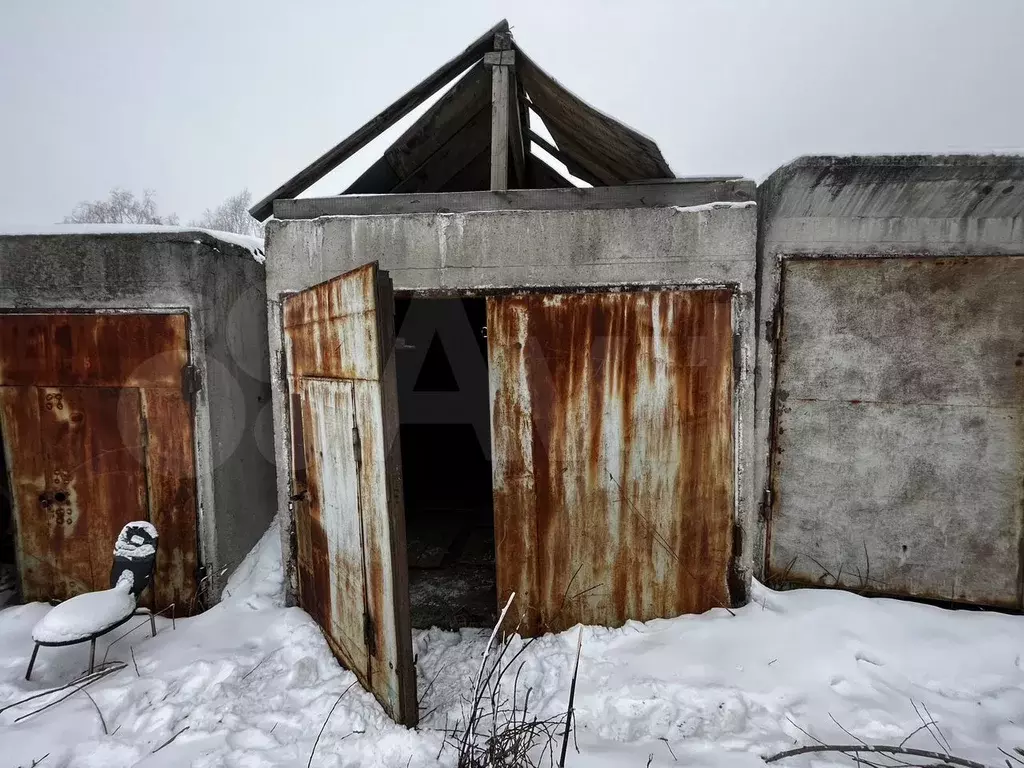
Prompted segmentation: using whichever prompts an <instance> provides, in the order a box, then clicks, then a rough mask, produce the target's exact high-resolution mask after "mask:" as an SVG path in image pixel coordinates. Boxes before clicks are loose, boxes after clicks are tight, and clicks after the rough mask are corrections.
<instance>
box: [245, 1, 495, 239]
mask: <svg viewBox="0 0 1024 768" xmlns="http://www.w3.org/2000/svg"><path fill="white" fill-rule="evenodd" d="M507 34H508V21H506V20H505V19H502V20H501V21H500V22H498V23H497V24H496V25H494V26H493V27H492V28H491V29H489V30H487V32H485V33H484V34H483V35H481V36H480V37H479V38H477V39H476V40H475V41H473V43H472V44H471V45H470V46H469V47H468V48H466V49H465V50H464V51H463V52H462V53H460V54H459V55H458V56H456V57H455V58H453V59H451V60H450V61H447V62H446V63H444V64H442V65H441V66H440V67H439V68H438V69H436V70H434V71H433V72H432V73H431V74H429V75H428V76H427V77H426V79H424V80H423V81H422V82H420V83H419V85H417V86H416V87H414V88H413V89H412V90H410V91H408V92H406V93H405V94H404V95H403V96H401V97H400V98H399V99H398V100H397V101H395V102H394V103H393V104H391V105H390V106H389V107H387V108H386V109H385V110H384V111H383V112H381V113H380V114H378V115H377V116H376V117H374V118H373V119H371V120H370V121H369V122H368V123H366V124H365V125H363V126H362V127H361V128H360V129H359V130H357V131H356V132H355V133H353V134H352V135H351V136H349V137H348V138H347V139H345V140H344V141H342V142H341V143H340V144H338V145H337V146H336V147H334V148H333V149H331V150H329V151H328V152H326V153H325V154H323V155H321V156H320V157H319V158H317V159H316V160H314V161H313V162H312V163H310V164H309V165H308V166H306V167H305V168H303V169H302V170H301V171H299V172H298V173H297V174H296V175H295V176H293V177H292V178H290V179H289V180H288V181H286V182H285V183H284V184H282V185H281V186H280V187H278V188H277V189H275V190H274V191H273V192H271V193H270V194H269V195H267V196H266V197H265V198H263V199H262V200H260V201H259V202H258V203H256V205H254V206H253V207H252V208H250V209H249V213H250V214H251V215H252V217H253V218H254V219H256V220H257V221H263V220H264V219H266V218H267V217H269V216H270V215H271V213H272V212H273V207H274V201H275V200H279V199H287V198H293V197H295V196H296V195H298V194H300V193H301V192H304V191H305V190H307V189H309V187H310V186H312V185H313V184H315V183H316V182H317V181H319V180H320V179H322V178H323V177H324V176H326V175H327V174H328V173H330V172H331V171H333V170H334V169H335V168H337V167H338V166H339V165H340V164H341V163H343V162H344V161H345V160H347V159H348V158H350V157H351V156H352V155H353V154H355V153H356V152H358V151H359V150H360V149H362V148H363V147H365V146H366V145H367V144H369V143H370V141H372V140H373V139H374V138H376V137H377V136H378V135H380V133H381V132H382V131H385V130H387V129H388V128H390V127H391V126H392V125H394V124H395V123H396V122H398V121H399V120H401V119H402V118H403V117H405V116H406V115H407V114H409V113H410V112H411V111H412V110H414V109H416V107H418V106H419V105H420V104H422V103H423V102H424V101H426V100H427V99H428V98H430V96H432V95H433V94H434V93H435V92H436V91H437V89H438V88H440V87H441V86H442V85H444V84H445V83H447V82H448V81H450V80H451V79H452V78H453V77H455V76H456V75H457V74H459V72H461V71H462V70H464V69H467V68H468V67H469V66H470V65H471V64H472V63H473V62H475V61H476V60H478V59H480V58H481V57H483V55H484V54H485V53H487V52H488V51H490V50H492V48H493V47H494V39H495V36H496V35H507Z"/></svg>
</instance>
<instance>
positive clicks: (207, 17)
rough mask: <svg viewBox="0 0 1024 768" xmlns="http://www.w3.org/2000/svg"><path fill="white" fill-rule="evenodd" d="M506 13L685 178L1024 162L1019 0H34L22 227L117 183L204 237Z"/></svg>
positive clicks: (372, 154)
mask: <svg viewBox="0 0 1024 768" xmlns="http://www.w3.org/2000/svg"><path fill="white" fill-rule="evenodd" d="M503 16H507V17H508V19H509V21H510V23H511V24H512V27H513V29H512V31H513V34H514V36H515V38H516V40H517V42H519V43H520V44H521V45H522V46H523V48H524V50H526V51H527V52H528V53H529V54H530V55H531V56H532V57H533V58H534V59H535V60H536V61H537V62H538V63H539V64H540V65H541V66H542V67H544V68H545V69H546V70H547V71H548V72H550V73H551V74H552V75H554V76H555V77H556V78H558V79H559V80H560V81H561V82H562V83H563V84H565V85H566V86H567V87H568V88H570V89H571V90H573V91H574V92H576V93H577V94H579V95H580V96H582V97H583V98H585V99H586V100H588V101H590V102H591V103H592V104H593V105H594V106H596V107H598V108H599V109H601V110H603V111H605V112H608V113H610V114H612V115H615V116H616V117H618V118H619V119H621V120H623V121H625V122H626V123H628V124H630V125H632V126H633V127H635V128H637V129H639V130H640V131H642V132H643V133H645V134H647V135H649V136H651V137H653V138H654V139H655V140H656V141H657V142H658V144H659V145H660V146H661V148H662V151H663V152H664V154H665V156H666V157H667V159H668V161H669V163H670V164H671V166H672V168H673V170H674V171H675V172H676V174H678V175H680V176H687V175H719V174H743V175H747V176H752V177H754V178H755V179H760V178H762V177H763V176H765V175H767V174H768V173H769V172H770V171H771V170H773V169H774V168H775V167H777V166H779V165H781V164H783V163H785V162H787V161H789V160H791V159H792V158H794V157H796V156H798V155H801V154H809V153H875V152H985V151H1001V152H1021V151H1024V99H1022V97H1021V87H1022V83H1024V45H1022V44H1021V35H1022V33H1024V2H1020V1H1019V0H989V1H982V0H962V2H948V1H945V0H919V1H917V2H914V1H912V0H829V1H827V2H826V1H825V0H806V2H795V1H792V2H785V1H783V0H771V1H770V2H769V1H768V0H765V1H764V2H753V1H751V2H739V1H736V2H730V1H727V0H710V1H706V2H696V1H694V0H688V1H684V0H678V1H671V0H663V2H643V1H642V0H628V1H626V0H623V1H621V2H615V3H611V2H600V1H598V0H587V1H585V2H584V1H583V0H579V1H577V2H570V1H568V0H541V1H539V2H534V1H533V0H518V2H515V3H499V2H491V1H489V0H463V1H461V2H457V1H456V0H450V1H448V0H430V1H427V2H424V1H423V0H408V1H406V2H386V1H385V0H375V1H374V2H355V1H354V0H353V1H350V2H341V0H324V1H323V2H314V1H313V0H310V1H309V2H300V1H298V0H296V1H293V2H284V1H283V0H275V1H274V2H269V1H267V2H262V1H247V2H242V1H241V0H233V1H232V2H228V1H226V0H225V1H218V2H209V1H207V0H153V1H152V2H137V1H134V2H127V1H116V0H90V2H81V1H78V2H73V1H71V0H68V1H67V2H51V1H45V0H39V1H34V2H15V1H14V0H11V1H10V2H7V3H5V4H4V7H3V10H2V12H0V181H2V184H0V226H7V227H10V226H21V225H25V226H28V225H40V224H49V223H53V222H57V221H60V220H61V219H62V218H63V216H64V215H66V214H67V213H69V212H70V211H71V209H72V208H73V207H74V205H75V204H76V203H77V202H79V201H81V200H84V199H95V198H99V197H105V196H106V194H107V192H108V191H109V189H110V188H111V187H113V186H123V187H127V188H129V189H133V190H136V191H141V190H142V189H143V188H146V187H148V188H152V189H154V190H156V193H157V199H158V202H159V206H160V210H161V212H164V213H168V212H176V213H178V214H179V215H180V216H181V217H182V219H183V220H184V221H187V220H188V219H190V218H192V217H195V216H198V215H199V214H200V213H201V212H202V211H203V209H204V208H206V207H210V206H214V205H216V204H217V203H219V202H220V201H222V200H223V199H224V198H225V197H227V196H228V195H230V194H233V193H235V192H237V191H238V190H240V189H242V188H243V187H248V188H249V189H250V191H251V192H252V193H253V196H254V197H255V198H260V197H262V196H263V195H265V194H266V193H268V192H270V191H271V190H272V189H273V188H275V187H276V186H278V185H279V184H280V183H281V182H283V181H284V180H285V179H286V178H288V177H289V176H291V175H293V174H294V173H295V172H296V171H298V170H299V169H300V168H301V167H303V166H305V165H306V164H307V163H309V162H310V161H311V160H313V159H314V158H315V157H317V156H318V155H319V154H321V153H322V152H323V151H325V150H326V149H328V148H329V147H330V146H332V145H333V144H335V143H337V142H338V141H340V140H341V139H342V138H343V137H345V136H346V135H348V134H349V133H350V132H352V131H353V130H354V129H356V128H357V127H359V126H360V125H361V124H362V123H364V122H365V121H366V120H367V119H368V118H370V117H372V116H373V115H374V114H375V113H376V112H378V111H379V110H380V109H382V108H383V107H385V106H386V105H387V104H388V103H390V102H391V101H393V100H394V99H395V98H396V97H397V96H399V95H400V94H401V93H403V92H404V91H405V90H407V89H408V88H409V87H411V86H412V85H414V84H415V83H416V82H418V81H419V80H420V79H422V78H423V77H424V76H425V75H426V74H428V73H429V72H430V71H432V70H433V69H435V68H436V67H437V66H438V65H440V64H441V63H442V62H443V61H445V60H447V59H448V58H450V57H451V56H453V55H454V54H456V53H457V52H458V51H460V50H461V49H462V48H464V47H465V46H466V45H467V44H468V43H469V42H471V41H472V40H473V39H474V38H475V37H477V36H478V35H479V34H481V33H482V32H483V31H484V30H485V29H487V28H488V27H490V26H491V25H492V24H494V23H495V22H496V21H498V20H499V19H500V18H502V17H503ZM410 119H412V118H407V121H408V120H410ZM396 130H398V129H396ZM394 132H395V131H392V135H393V134H394ZM386 143H387V142H386V141H385V142H383V143H378V145H377V146H374V147H370V148H367V150H364V151H363V152H362V153H360V154H359V155H357V156H356V157H355V158H353V159H352V160H350V161H349V162H348V163H346V164H345V166H343V168H342V169H339V171H336V172H335V173H334V174H332V176H331V177H330V178H329V179H326V180H325V181H324V182H323V183H321V184H320V185H318V186H317V187H315V188H314V192H317V193H320V194H330V193H335V192H337V191H339V190H340V189H342V188H343V187H344V186H345V185H346V183H347V182H348V181H350V180H351V179H353V178H355V176H357V175H358V173H359V172H360V171H361V170H362V169H363V168H365V167H366V166H367V165H369V164H370V163H371V162H372V161H373V160H374V159H375V158H376V157H377V156H379V154H380V151H381V150H382V149H383V146H386Z"/></svg>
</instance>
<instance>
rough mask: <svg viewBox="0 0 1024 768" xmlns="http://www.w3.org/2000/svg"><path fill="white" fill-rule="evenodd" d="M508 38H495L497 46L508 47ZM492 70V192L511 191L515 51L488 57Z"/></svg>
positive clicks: (501, 52)
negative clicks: (512, 101) (509, 184)
mask: <svg viewBox="0 0 1024 768" xmlns="http://www.w3.org/2000/svg"><path fill="white" fill-rule="evenodd" d="M505 44H506V38H503V37H502V36H501V35H495V36H494V46H495V48H498V46H501V45H505ZM484 64H485V65H490V67H491V189H493V190H496V191H503V190H506V189H508V148H509V147H508V132H509V118H510V111H511V108H512V105H511V97H512V91H511V84H512V73H511V70H512V67H513V66H514V65H515V51H510V50H506V49H499V50H497V51H494V52H493V53H488V54H485V55H484Z"/></svg>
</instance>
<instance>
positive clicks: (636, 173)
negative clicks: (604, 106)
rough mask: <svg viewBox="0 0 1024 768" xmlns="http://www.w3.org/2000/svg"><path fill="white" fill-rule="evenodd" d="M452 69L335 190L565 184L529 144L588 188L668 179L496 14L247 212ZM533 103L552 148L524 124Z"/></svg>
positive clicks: (360, 138)
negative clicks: (458, 49) (376, 155)
mask: <svg viewBox="0 0 1024 768" xmlns="http://www.w3.org/2000/svg"><path fill="white" fill-rule="evenodd" d="M460 73H461V77H458V80H457V81H456V82H455V84H454V85H452V86H451V87H450V88H449V89H448V91H447V92H446V93H445V94H444V95H443V96H442V97H441V98H440V99H438V101H437V102H436V103H435V104H434V105H433V106H431V107H430V109H428V110H427V111H426V112H424V113H423V115H422V116H421V117H420V118H419V119H418V120H417V121H416V122H415V123H413V125H411V126H410V127H409V128H408V129H407V130H406V131H405V132H404V133H403V134H402V135H401V136H400V137H399V138H398V139H396V140H395V142H394V143H392V145H391V146H390V147H389V148H388V149H387V151H386V152H385V153H384V155H383V156H382V157H381V158H380V159H379V160H377V161H376V162H375V163H374V164H373V165H371V166H370V167H369V168H368V169H367V170H366V171H365V172H364V173H363V174H362V175H361V176H360V177H359V178H358V179H356V180H355V181H354V182H352V184H351V185H350V186H349V187H348V188H347V189H346V190H345V191H344V192H343V193H342V194H382V193H400V192H466V191H479V190H486V189H491V190H506V189H509V188H515V189H551V188H557V187H571V186H573V185H572V183H571V182H570V181H569V180H568V179H566V178H565V177H564V176H562V175H561V174H560V173H558V172H557V171H556V170H555V169H554V168H552V167H551V166H550V165H549V164H548V163H546V162H544V161H543V160H542V159H541V158H540V157H538V156H536V155H534V154H533V153H532V152H531V147H532V145H533V144H536V145H537V146H539V147H540V148H542V149H543V150H544V151H546V152H548V153H549V154H550V155H552V156H553V157H554V158H555V159H557V160H558V161H560V162H562V163H563V164H564V165H565V166H566V168H567V169H568V170H569V172H570V173H571V174H573V175H574V176H576V177H578V178H580V179H582V180H583V181H585V182H587V183H589V184H592V185H594V186H614V185H619V184H626V183H629V182H635V181H643V180H651V179H665V178H672V177H673V173H672V169H671V168H669V166H668V163H667V162H666V161H665V158H664V157H663V156H662V154H661V151H660V150H659V149H658V146H657V145H656V144H655V143H654V142H653V141H652V140H651V139H649V138H647V137H646V136H643V135H642V134H640V133H638V132H637V131H634V130H633V129H632V128H629V127H628V126H626V125H624V124H622V123H620V122H619V121H617V120H615V119H614V118H611V117H609V116H607V115H605V114H603V113H602V112H599V111H598V110H596V109H594V108H593V107H591V106H590V105H589V104H587V103H586V102H584V101H583V100H582V99H580V98H578V97H577V96H575V95H573V94H572V93H570V92H569V91H568V90H566V89H565V88H564V87H563V86H561V85H560V84H559V83H558V82H557V81H555V80H554V79H553V78H552V77H551V76H550V75H548V74H547V73H546V72H544V71H543V70H542V69H540V67H538V66H537V65H536V64H535V63H534V62H533V61H532V60H531V59H530V58H529V57H528V56H527V55H526V54H525V53H524V52H523V51H522V49H521V48H519V47H518V46H517V45H516V44H515V41H514V40H513V39H512V35H511V33H510V32H509V27H508V22H507V21H504V20H502V21H501V22H499V23H498V24H496V25H495V26H494V27H492V28H491V29H489V30H488V31H487V32H485V33H484V34H483V35H481V36H480V37H479V38H477V39H476V40H475V41H474V42H473V43H472V44H471V45H470V46H469V47H468V48H466V49H465V50H464V51H463V52H462V53H460V54H459V55H458V56H456V57H455V58H453V59H451V60H450V61H448V62H446V63H445V64H443V65H442V66H441V67H439V68H438V69H437V70H435V71H434V72H432V73H431V74H430V75H428V76H427V78H426V79H424V80H423V81H422V82H421V83H419V84H418V85H417V86H415V87H414V88H413V89H412V90H410V91H408V92H407V93H405V94H404V95H403V96H401V97H400V98H399V99H398V100H397V101H395V102H394V103H393V104H391V105H390V106H389V107H387V108H386V109H385V110H384V111H383V112H381V113H380V114H378V115H376V116H375V117H374V118H373V119H371V120H370V121H369V122H367V123H366V124H365V125H363V126H362V127H361V128H359V129H358V130H357V131H356V132H355V133H353V134H352V135H351V136H349V137H348V138H346V139H345V140H344V141H342V142H341V143H340V144H338V145H337V146H335V147H333V148H332V149H331V150H329V151H328V152H326V153H325V154H324V155H322V156H321V157H319V158H317V159H316V160H315V161H314V162H313V163H311V164H310V165H309V166H307V167H306V168H304V169H303V170H302V171H300V172H299V173H298V174H296V175H295V176H294V177H292V178H291V179H289V180H288V181H286V182H285V183H284V184H282V185H281V186H280V187H278V188H277V189H276V190H274V191H273V192H272V193H270V194H269V195H267V197H265V198H263V199H262V200H260V201H259V202H258V203H256V205H254V206H253V207H252V208H251V209H250V211H249V212H250V213H251V214H252V215H253V216H254V217H255V218H256V219H258V220H260V221H263V220H264V219H267V218H268V217H269V216H270V215H271V214H272V213H273V202H274V200H278V199H281V198H294V197H296V196H297V195H299V194H300V193H302V192H303V191H305V190H306V189H308V188H309V187H310V186H311V185H313V184H314V183H316V182H317V181H319V180H320V179H321V178H323V177H324V176H326V175H327V174H328V173H330V172H331V171H332V170H334V169H335V168H337V167H338V166H339V165H340V164H341V163H343V162H344V161H345V160H347V159H348V158H349V157H351V156H352V155H353V154H355V153H356V152H357V151H359V150H360V149H361V148H362V147H364V146H366V144H368V143H369V142H370V141H372V140H373V139H374V138H376V137H377V136H379V135H380V134H381V133H382V132H383V131H385V130H387V129H388V128H390V127H391V126H393V125H394V124H395V123H396V122H398V121H399V120H400V119H401V118H402V117H404V116H405V115H408V114H409V113H410V112H412V111H413V110H414V109H416V108H417V107H418V106H420V105H421V104H423V102H425V101H426V100H427V99H429V98H430V97H431V96H432V95H433V94H435V93H437V91H439V90H440V89H441V88H442V87H444V86H445V85H447V84H448V83H450V82H451V81H452V80H453V79H454V78H455V77H456V76H458V75H460ZM531 110H532V111H533V112H535V113H536V114H537V115H538V116H539V117H540V118H541V120H542V121H543V122H544V125H545V126H546V127H547V129H548V131H549V133H550V134H551V136H552V138H553V139H554V141H555V144H557V146H556V145H555V144H552V143H551V142H548V141H547V140H545V139H544V138H543V137H541V136H540V135H538V134H537V133H536V132H535V131H534V130H532V129H531V127H530V111H531Z"/></svg>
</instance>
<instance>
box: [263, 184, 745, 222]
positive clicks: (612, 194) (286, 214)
mask: <svg viewBox="0 0 1024 768" xmlns="http://www.w3.org/2000/svg"><path fill="white" fill-rule="evenodd" d="M755 191H756V187H755V184H754V182H753V181H751V180H750V179H732V180H728V181H714V182H708V181H698V182H690V181H688V180H687V179H678V180H677V181H676V182H675V183H664V182H663V183H658V184H630V185H629V186H625V185H623V186H618V187H592V188H584V189H580V188H577V187H574V188H572V189H510V190H508V191H507V192H490V191H484V192H452V193H438V194H427V193H415V194H407V195H342V196H340V197H320V198H307V199H304V200H287V199H286V200H278V201H276V202H275V203H274V215H275V216H277V218H279V219H315V218H318V217H320V216H378V215H389V214H402V213H467V212H470V211H514V210H521V211H536V210H548V211H565V210H580V209H589V210H607V209H609V208H663V207H666V206H673V205H675V206H690V205H706V204H708V203H719V202H721V203H729V202H733V203H736V202H750V201H753V200H754V195H755Z"/></svg>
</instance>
